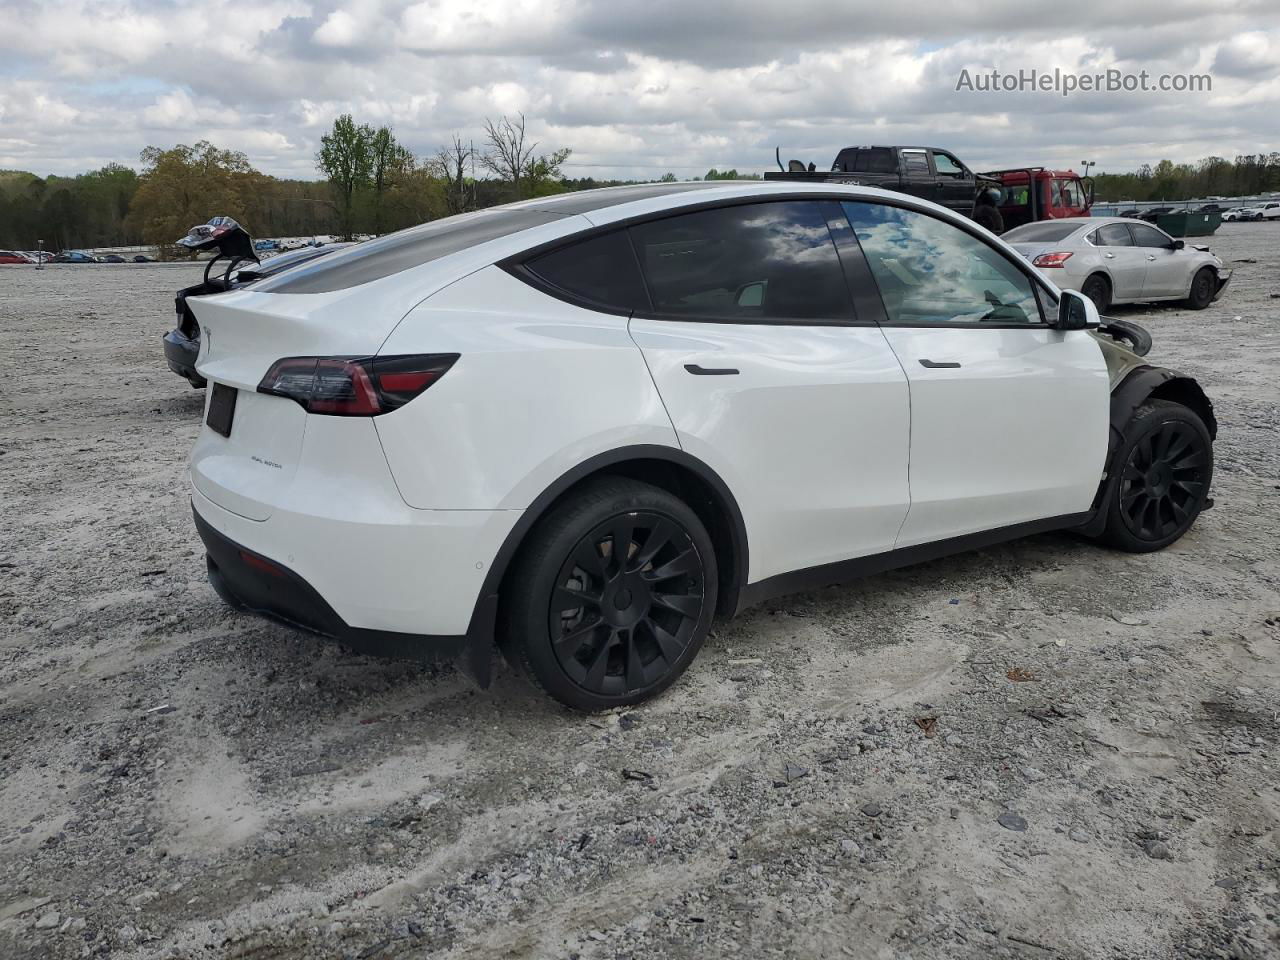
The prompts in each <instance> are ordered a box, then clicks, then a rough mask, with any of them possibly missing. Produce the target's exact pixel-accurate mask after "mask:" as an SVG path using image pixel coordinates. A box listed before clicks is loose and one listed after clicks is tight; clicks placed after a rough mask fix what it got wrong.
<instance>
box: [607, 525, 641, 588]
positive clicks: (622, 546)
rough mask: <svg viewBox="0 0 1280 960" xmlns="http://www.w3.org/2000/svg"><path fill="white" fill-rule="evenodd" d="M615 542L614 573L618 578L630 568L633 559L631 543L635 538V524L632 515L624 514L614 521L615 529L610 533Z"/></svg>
mask: <svg viewBox="0 0 1280 960" xmlns="http://www.w3.org/2000/svg"><path fill="white" fill-rule="evenodd" d="M609 536H610V539H611V540H612V541H613V555H612V557H611V559H612V560H613V572H614V575H615V576H616V575H617V574H618V573H621V572H622V571H623V570H626V569H627V568H628V564H629V563H630V558H631V541H632V540H633V539H634V538H635V524H634V522H633V521H632V519H631V515H630V514H624V515H623V516H621V517H618V518H617V519H615V520H614V521H613V529H612V530H610V532H609Z"/></svg>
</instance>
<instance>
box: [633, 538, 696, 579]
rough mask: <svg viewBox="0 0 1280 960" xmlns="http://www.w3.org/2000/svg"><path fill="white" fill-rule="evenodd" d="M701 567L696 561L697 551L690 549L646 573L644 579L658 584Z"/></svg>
mask: <svg viewBox="0 0 1280 960" xmlns="http://www.w3.org/2000/svg"><path fill="white" fill-rule="evenodd" d="M701 567H702V563H701V561H700V560H699V559H698V551H696V550H694V549H693V547H690V548H689V549H688V550H686V551H684V553H682V554H680V555H679V556H677V557H676V558H675V559H674V560H668V561H667V562H666V563H664V564H663V565H662V566H660V567H655V568H654V569H653V570H650V571H648V572H647V573H646V574H645V575H644V579H646V580H648V581H650V582H652V583H660V582H661V581H663V580H670V579H671V578H672V577H679V576H682V575H685V574H689V573H693V572H694V571H696V570H698V569H700V568H701Z"/></svg>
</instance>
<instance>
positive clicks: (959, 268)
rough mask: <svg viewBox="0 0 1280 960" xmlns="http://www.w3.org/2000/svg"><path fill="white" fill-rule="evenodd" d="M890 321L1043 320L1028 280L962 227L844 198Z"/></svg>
mask: <svg viewBox="0 0 1280 960" xmlns="http://www.w3.org/2000/svg"><path fill="white" fill-rule="evenodd" d="M843 206H844V209H845V213H846V214H847V215H848V217H849V222H850V223H851V224H852V226H853V230H854V232H855V233H856V234H857V236H858V242H859V244H861V246H862V252H863V254H864V255H865V256H866V258H867V263H868V265H869V266H870V268H871V273H872V276H874V277H875V281H876V285H877V286H878V287H879V289H880V297H881V299H882V300H883V301H884V308H885V312H886V314H887V315H888V319H889V322H890V323H896V324H904V325H908V326H932V325H936V324H965V325H967V324H982V323H999V324H1010V323H1040V322H1041V316H1040V307H1039V304H1038V302H1037V300H1036V295H1035V289H1034V286H1033V284H1032V281H1031V278H1030V277H1028V276H1027V275H1026V274H1025V273H1023V272H1022V271H1021V270H1019V269H1018V268H1017V267H1016V266H1015V265H1014V264H1013V263H1012V262H1011V261H1010V260H1009V259H1008V258H1007V257H1005V256H1004V254H1002V253H1000V252H999V251H998V250H996V249H995V248H993V247H990V246H988V245H987V244H986V243H984V242H983V241H981V240H979V239H978V238H977V237H974V236H972V235H971V234H969V233H966V232H965V231H964V230H961V229H960V228H959V227H957V226H954V225H952V224H950V223H947V222H946V221H944V220H939V219H936V218H935V217H931V216H929V215H927V214H923V213H917V212H916V211H914V210H905V209H903V208H901V207H891V206H888V205H886V204H879V203H866V202H846V203H844V204H843Z"/></svg>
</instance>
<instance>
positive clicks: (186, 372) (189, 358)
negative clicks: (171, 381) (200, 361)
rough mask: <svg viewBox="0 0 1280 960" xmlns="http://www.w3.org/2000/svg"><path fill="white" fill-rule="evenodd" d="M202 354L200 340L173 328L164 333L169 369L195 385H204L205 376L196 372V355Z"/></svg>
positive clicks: (165, 357)
mask: <svg viewBox="0 0 1280 960" xmlns="http://www.w3.org/2000/svg"><path fill="white" fill-rule="evenodd" d="M199 355H200V341H199V340H193V339H191V338H190V337H188V336H186V335H185V334H184V333H183V332H182V331H181V330H178V329H176V328H175V329H173V330H170V331H169V332H168V333H166V334H165V335H164V359H165V361H166V362H167V363H168V364H169V369H170V370H172V371H173V372H174V373H176V374H177V375H178V376H180V377H182V378H183V379H184V380H186V381H187V382H188V383H190V384H191V385H192V386H193V387H203V386H204V385H205V379H204V377H202V376H200V374H199V373H197V372H196V357H198V356H199Z"/></svg>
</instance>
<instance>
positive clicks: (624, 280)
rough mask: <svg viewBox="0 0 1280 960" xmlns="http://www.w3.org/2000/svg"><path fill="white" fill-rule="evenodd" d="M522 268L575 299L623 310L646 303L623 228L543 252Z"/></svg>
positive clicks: (629, 242) (627, 311) (640, 307)
mask: <svg viewBox="0 0 1280 960" xmlns="http://www.w3.org/2000/svg"><path fill="white" fill-rule="evenodd" d="M525 268H526V269H527V270H529V271H530V272H531V273H533V274H534V275H535V276H537V277H538V278H539V279H540V280H542V281H544V282H545V283H547V284H549V285H551V286H552V287H555V288H556V289H558V290H560V291H563V292H564V293H567V294H569V295H570V296H571V297H573V298H575V299H580V300H587V301H590V302H591V303H593V304H596V305H599V306H602V307H606V308H608V309H611V310H617V311H620V312H624V313H629V312H631V311H632V310H639V309H642V308H647V307H648V306H649V298H648V296H647V295H646V294H645V292H644V281H643V280H641V279H640V267H639V265H638V264H637V263H636V257H635V254H634V253H633V252H632V250H631V241H630V240H628V239H627V232H626V231H625V230H615V231H614V232H613V233H606V234H603V235H601V236H596V237H589V238H587V239H586V240H580V241H578V242H577V243H573V244H570V245H569V246H567V247H561V248H560V249H558V250H553V251H551V252H550V253H544V254H543V255H542V256H540V257H535V258H534V259H532V260H530V261H528V262H527V263H526V264H525Z"/></svg>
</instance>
